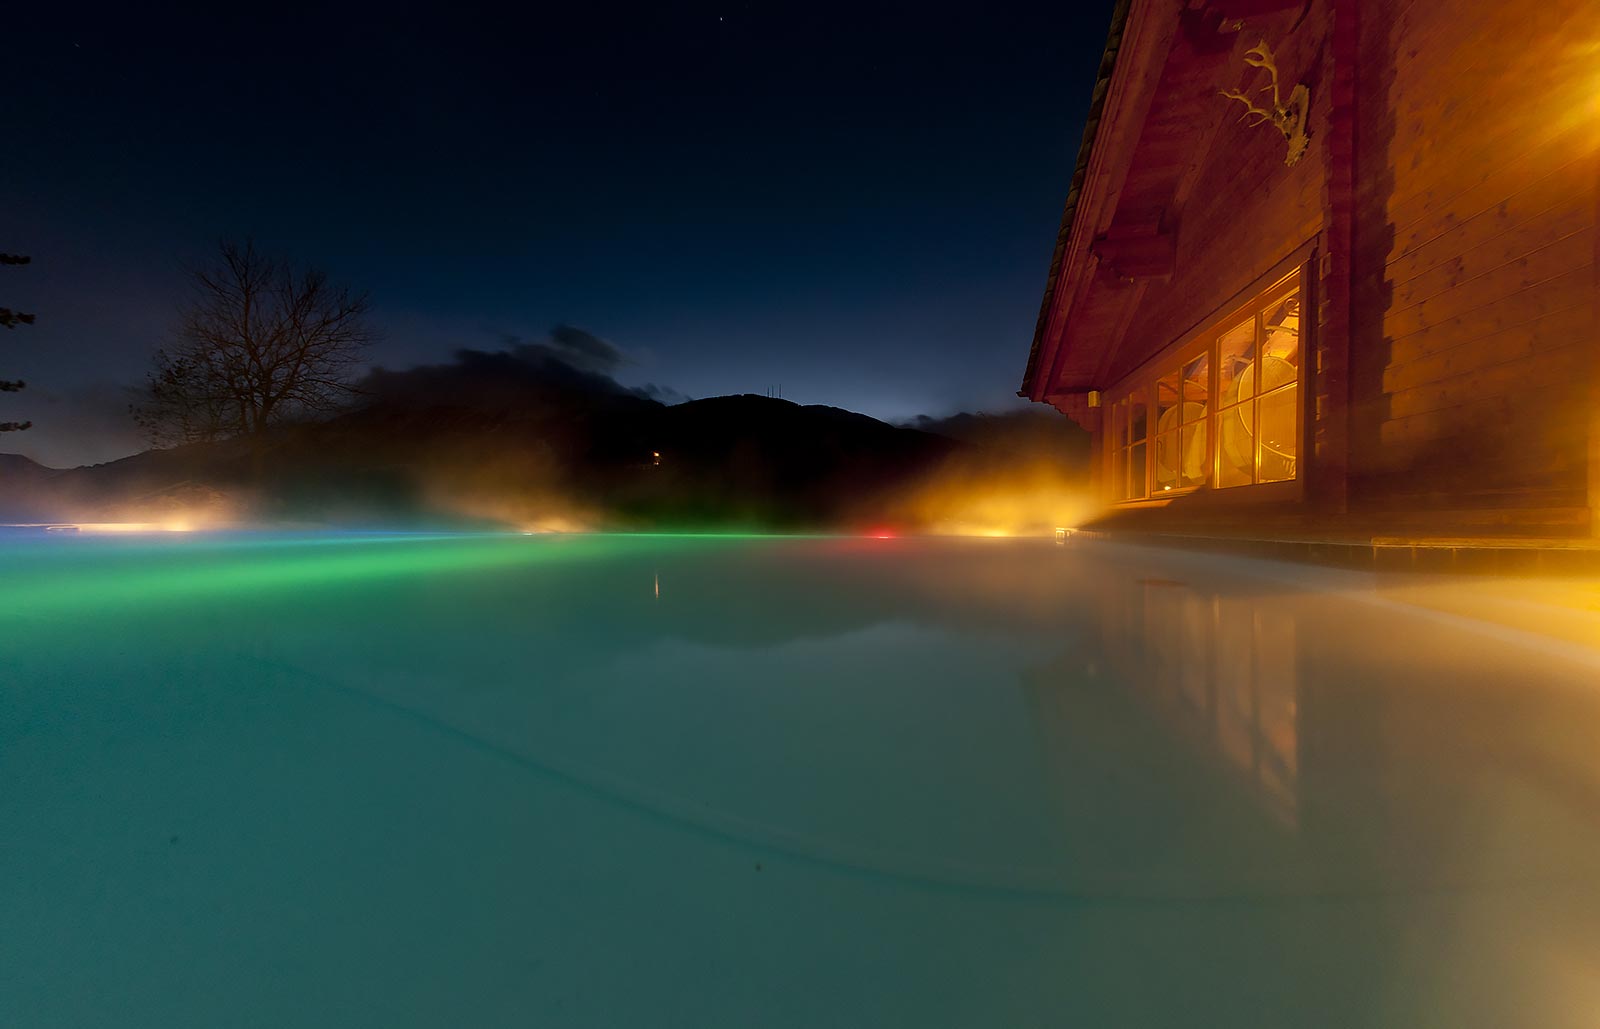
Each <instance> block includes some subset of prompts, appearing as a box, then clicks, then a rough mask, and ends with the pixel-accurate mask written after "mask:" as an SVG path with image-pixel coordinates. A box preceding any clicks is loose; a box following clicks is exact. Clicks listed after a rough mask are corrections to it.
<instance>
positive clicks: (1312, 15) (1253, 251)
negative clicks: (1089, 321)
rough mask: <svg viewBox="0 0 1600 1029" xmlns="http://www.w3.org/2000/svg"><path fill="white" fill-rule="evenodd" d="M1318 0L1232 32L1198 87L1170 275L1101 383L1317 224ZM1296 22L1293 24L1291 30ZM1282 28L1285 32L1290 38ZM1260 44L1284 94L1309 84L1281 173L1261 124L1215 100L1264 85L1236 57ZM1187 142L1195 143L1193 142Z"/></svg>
mask: <svg viewBox="0 0 1600 1029" xmlns="http://www.w3.org/2000/svg"><path fill="white" fill-rule="evenodd" d="M1327 18H1328V5H1327V2H1326V0H1312V3H1311V7H1310V9H1309V10H1308V11H1307V12H1305V16H1304V18H1302V17H1301V12H1300V11H1298V10H1293V11H1285V12H1280V13H1278V14H1274V15H1271V16H1263V17H1259V18H1254V19H1251V20H1250V22H1249V23H1248V24H1247V25H1246V26H1245V27H1244V28H1243V29H1241V30H1239V31H1238V32H1235V33H1233V34H1232V36H1233V48H1232V53H1231V54H1230V56H1229V59H1228V60H1227V62H1226V63H1225V64H1223V65H1222V69H1223V70H1222V76H1223V78H1222V81H1221V82H1212V83H1209V84H1208V86H1207V92H1208V93H1210V94H1211V95H1210V96H1209V97H1208V98H1207V99H1208V103H1207V105H1206V106H1205V107H1204V110H1205V118H1206V121H1205V122H1204V123H1203V124H1200V125H1194V126H1190V127H1189V132H1190V136H1189V138H1190V140H1191V141H1192V142H1191V145H1192V146H1196V145H1197V149H1196V150H1195V152H1193V153H1191V154H1190V156H1189V159H1188V160H1189V164H1190V165H1191V169H1190V172H1189V175H1190V177H1191V181H1190V182H1189V184H1188V188H1187V192H1186V194H1185V195H1184V196H1183V197H1182V198H1181V199H1182V203H1181V206H1180V207H1178V209H1177V210H1175V211H1172V212H1169V213H1168V219H1169V220H1170V221H1172V222H1173V223H1175V225H1176V230H1177V237H1178V240H1177V246H1178V251H1177V261H1176V271H1175V273H1174V274H1173V275H1172V277H1171V278H1170V279H1168V280H1166V281H1160V282H1151V283H1148V284H1147V285H1146V286H1145V287H1144V289H1143V293H1142V296H1141V297H1140V298H1139V303H1138V305H1137V309H1136V310H1135V311H1133V312H1132V318H1131V320H1130V321H1129V322H1128V324H1127V328H1126V332H1125V334H1124V335H1123V336H1122V337H1121V338H1122V346H1121V347H1119V348H1118V349H1117V352H1116V355H1115V357H1114V359H1113V361H1112V362H1111V364H1110V365H1109V366H1108V370H1107V371H1108V374H1107V376H1106V377H1107V379H1108V380H1115V379H1117V378H1120V377H1122V376H1124V375H1126V374H1128V373H1129V372H1131V371H1133V370H1134V369H1135V368H1137V367H1138V366H1139V365H1140V364H1142V363H1143V362H1145V361H1147V360H1149V359H1150V357H1151V356H1152V355H1154V354H1155V353H1157V352H1158V351H1160V350H1161V349H1162V348H1163V347H1165V346H1167V345H1168V344H1169V343H1171V342H1172V341H1173V340H1175V339H1178V338H1179V337H1181V336H1182V335H1183V334H1185V333H1186V332H1189V331H1190V330H1192V329H1194V328H1195V327H1196V326H1197V325H1199V324H1201V323H1202V322H1204V321H1206V320H1208V319H1209V318H1211V317H1213V316H1214V315H1215V314H1216V313H1217V311H1218V309H1219V308H1221V307H1223V306H1224V305H1226V304H1227V303H1228V302H1229V300H1231V299H1233V298H1235V297H1236V295H1237V294H1239V293H1240V292H1241V291H1243V290H1245V289H1247V288H1248V287H1249V286H1250V285H1251V284H1252V283H1254V282H1256V281H1257V280H1259V279H1260V278H1261V277H1262V276H1263V275H1265V274H1267V272H1269V271H1270V270H1271V269H1272V268H1273V267H1274V266H1276V265H1277V264H1279V263H1280V262H1281V261H1282V260H1283V259H1284V257H1286V256H1287V255H1289V254H1292V253H1293V252H1294V251H1295V250H1296V249H1298V248H1299V247H1300V246H1301V245H1302V244H1304V243H1305V242H1306V241H1308V240H1311V239H1312V238H1313V237H1315V236H1316V235H1317V234H1318V233H1319V232H1320V231H1321V230H1322V227H1323V219H1324V211H1323V191H1324V177H1325V161H1324V160H1323V150H1322V148H1323V147H1324V146H1326V144H1327V140H1328V111H1329V106H1330V105H1329V99H1328V98H1329V95H1330V94H1329V91H1328V90H1327V89H1323V88H1320V86H1321V84H1322V83H1325V82H1327V81H1328V80H1329V78H1330V69H1329V67H1328V65H1327V52H1326V48H1325V47H1324V46H1323V45H1322V44H1323V36H1324V32H1325V28H1326V23H1327ZM1297 22H1298V27H1295V26H1296V23H1297ZM1291 29H1292V31H1291ZM1263 39H1264V40H1266V41H1267V42H1268V44H1269V45H1270V46H1272V47H1273V49H1274V50H1275V51H1276V57H1277V61H1278V69H1279V82H1280V84H1281V86H1282V88H1283V91H1284V93H1286V94H1287V92H1288V91H1289V89H1291V88H1293V86H1294V84H1295V83H1297V82H1307V83H1311V84H1315V86H1316V87H1317V88H1313V90H1312V95H1311V112H1310V117H1309V118H1308V128H1309V130H1310V133H1311V147H1310V149H1309V150H1308V151H1307V153H1306V154H1305V156H1304V157H1302V158H1301V159H1300V161H1299V162H1298V163H1296V164H1295V166H1294V167H1292V168H1290V167H1286V166H1285V164H1284V155H1285V153H1286V149H1287V146H1286V144H1285V142H1284V139H1283V136H1282V135H1280V134H1279V133H1278V132H1276V131H1275V130H1273V128H1272V127H1271V126H1263V125H1256V126H1251V125H1249V124H1246V122H1245V120H1243V119H1241V117H1240V113H1241V110H1242V108H1241V107H1240V106H1239V105H1238V104H1237V103H1235V102H1233V101H1229V100H1227V99H1226V98H1224V97H1222V96H1220V95H1217V94H1218V93H1219V92H1220V90H1221V89H1222V88H1241V87H1242V88H1244V89H1246V90H1252V91H1253V90H1257V89H1260V88H1261V87H1262V86H1264V85H1265V84H1266V83H1267V82H1268V81H1269V80H1268V76H1267V73H1266V72H1265V71H1262V70H1259V69H1255V68H1251V67H1250V66H1248V65H1247V64H1245V61H1244V52H1245V51H1246V50H1248V49H1250V48H1251V47H1252V46H1254V45H1255V44H1256V43H1258V42H1260V41H1262V40H1263ZM1193 141H1197V142H1193Z"/></svg>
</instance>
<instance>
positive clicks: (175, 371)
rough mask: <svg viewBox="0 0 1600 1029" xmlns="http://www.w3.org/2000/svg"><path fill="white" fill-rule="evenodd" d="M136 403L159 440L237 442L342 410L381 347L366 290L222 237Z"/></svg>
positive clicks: (142, 421)
mask: <svg viewBox="0 0 1600 1029" xmlns="http://www.w3.org/2000/svg"><path fill="white" fill-rule="evenodd" d="M192 276H193V286H194V296H193V298H192V299H191V300H190V301H189V303H188V304H186V305H185V306H184V308H183V311H182V315H181V319H180V322H179V327H178V331H177V333H176V334H175V337H174V339H173V340H172V342H171V343H170V344H169V345H168V346H167V347H165V348H163V349H161V350H159V351H158V352H157V353H156V358H155V369H154V370H153V371H152V372H151V373H150V375H149V377H148V379H147V380H146V382H145V386H144V388H143V390H142V391H141V394H142V395H141V396H140V399H139V401H138V402H137V403H135V404H134V405H133V415H134V418H135V420H136V421H137V422H138V424H139V426H140V428H142V429H143V430H144V431H145V433H146V434H147V435H148V436H149V437H150V439H151V441H152V442H153V443H156V444H172V443H190V442H196V441H201V440H212V439H220V438H226V437H233V436H243V437H249V438H251V439H253V440H255V441H257V442H259V440H260V439H261V437H262V434H263V433H264V432H265V431H266V430H267V429H268V428H269V427H271V426H272V425H274V424H276V423H278V422H280V421H282V420H284V419H286V418H290V417H298V416H304V415H307V414H313V413H316V412H319V411H327V410H330V409H332V408H334V407H336V406H337V405H338V404H339V402H340V401H341V400H343V399H344V398H345V397H346V396H348V394H349V393H350V392H351V388H352V387H351V380H352V378H353V376H354V375H355V373H356V372H357V371H358V370H359V368H360V366H361V361H362V355H363V353H364V351H365V350H366V348H367V347H368V346H369V345H370V344H371V343H373V342H374V341H376V339H377V333H376V331H375V330H374V329H373V328H372V326H371V324H370V322H369V320H368V315H369V312H370V304H369V302H368V300H367V296H366V294H364V293H357V292H353V291H352V290H350V289H349V288H348V287H345V286H336V285H333V284H332V283H330V282H329V281H328V277H327V276H326V275H325V274H324V273H322V272H321V271H318V270H317V269H314V268H300V267H297V266H296V265H293V264H291V263H290V262H288V261H286V260H284V259H282V258H278V257H272V256H269V255H266V254H263V253H261V252H260V251H259V250H257V249H256V248H255V245H254V244H253V243H251V242H250V241H248V240H247V241H245V242H244V243H243V244H239V243H235V242H231V241H228V240H224V241H223V242H222V243H221V244H220V253H219V255H218V260H217V261H216V263H214V264H212V265H210V266H208V267H203V268H198V269H196V270H195V271H194V272H193V273H192Z"/></svg>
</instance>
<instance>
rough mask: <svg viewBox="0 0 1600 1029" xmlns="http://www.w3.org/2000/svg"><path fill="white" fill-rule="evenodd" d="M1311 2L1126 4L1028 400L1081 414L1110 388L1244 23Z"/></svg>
mask: <svg viewBox="0 0 1600 1029" xmlns="http://www.w3.org/2000/svg"><path fill="white" fill-rule="evenodd" d="M1304 3H1305V0H1199V2H1198V3H1195V2H1193V0H1189V2H1187V3H1186V2H1185V0H1119V2H1118V4H1117V7H1116V9H1115V11H1114V13H1113V17H1112V27H1111V34H1110V39H1109V42H1108V43H1107V47H1106V54H1105V57H1104V58H1103V59H1102V61H1101V68H1100V79H1099V81H1097V82H1096V84H1095V93H1094V96H1093V99H1092V101H1091V104H1090V111H1089V118H1088V122H1087V125H1086V127H1085V131H1084V138H1083V143H1082V145H1081V147H1080V149H1079V154H1078V164H1077V167H1076V169H1075V170H1074V173H1073V180H1072V186H1071V188H1070V190H1069V192H1068V195H1067V206H1066V211H1065V214H1064V216H1063V219H1062V224H1061V229H1060V231H1059V232H1058V233H1057V236H1056V247H1055V251H1054V253H1053V254H1052V256H1051V261H1050V274H1049V279H1048V282H1047V284H1046V287H1045V294H1044V299H1043V302H1042V304H1041V305H1040V309H1039V318H1038V321H1037V323H1036V325H1035V328H1034V337H1033V347H1032V350H1031V351H1030V353H1029V355H1028V367H1027V371H1026V372H1025V374H1024V376H1023V382H1022V388H1021V389H1020V390H1019V391H1018V395H1019V396H1024V397H1027V398H1028V399H1030V400H1034V401H1042V402H1045V403H1052V404H1054V405H1055V406H1057V407H1058V408H1061V409H1062V410H1064V411H1067V412H1068V413H1069V414H1071V415H1073V417H1075V418H1076V417H1078V416H1077V413H1076V412H1077V411H1078V410H1080V409H1082V408H1083V407H1084V404H1083V403H1082V400H1081V398H1082V396H1083V395H1084V394H1086V393H1087V392H1088V391H1090V390H1096V389H1102V388H1104V387H1106V386H1107V385H1110V383H1108V382H1107V381H1105V380H1106V377H1107V374H1108V370H1109V367H1110V364H1111V361H1112V358H1113V357H1114V356H1115V353H1116V350H1117V347H1118V346H1119V345H1120V343H1121V339H1122V336H1123V335H1124V334H1125V332H1126V330H1127V326H1128V322H1129V320H1130V319H1131V317H1132V316H1133V314H1134V312H1135V310H1136V308H1137V304H1138V301H1139V298H1140V297H1141V296H1142V295H1143V293H1144V287H1145V285H1146V284H1147V283H1149V282H1152V281H1157V280H1161V279H1164V278H1166V277H1168V276H1170V275H1171V274H1172V271H1173V266H1174V262H1175V259H1176V254H1177V236H1178V229H1179V221H1180V217H1179V216H1180V214H1181V211H1182V207H1183V202H1184V200H1185V198H1186V197H1187V194H1188V191H1189V189H1190V187H1191V186H1192V185H1193V183H1194V180H1195V177H1196V174H1197V172H1198V170H1199V166H1200V163H1201V162H1200V159H1201V158H1202V157H1203V155H1204V151H1205V149H1206V142H1207V140H1208V139H1209V137H1210V134H1211V133H1212V132H1213V131H1214V130H1215V127H1216V126H1217V125H1218V124H1219V123H1220V121H1221V117H1222V115H1223V114H1225V112H1226V108H1225V107H1222V106H1219V105H1218V104H1216V102H1215V101H1216V89H1217V87H1216V83H1217V81H1218V78H1219V76H1220V74H1221V72H1222V69H1223V66H1224V65H1225V64H1226V63H1227V61H1228V59H1229V57H1230V55H1231V54H1232V51H1233V48H1234V44H1235V42H1236V41H1237V39H1238V36H1237V34H1236V30H1237V29H1238V28H1239V26H1240V22H1241V21H1243V20H1244V19H1246V18H1250V17H1254V16H1257V15H1263V14H1271V13H1274V12H1277V11H1281V10H1285V9H1287V8H1290V7H1301V6H1303V4H1304ZM1079 420H1083V419H1079Z"/></svg>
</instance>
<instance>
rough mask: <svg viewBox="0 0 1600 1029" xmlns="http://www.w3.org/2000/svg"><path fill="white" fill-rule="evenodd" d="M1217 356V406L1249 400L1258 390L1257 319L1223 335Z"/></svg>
mask: <svg viewBox="0 0 1600 1029" xmlns="http://www.w3.org/2000/svg"><path fill="white" fill-rule="evenodd" d="M1217 355H1218V356H1217V389H1218V391H1219V396H1218V403H1222V404H1232V403H1234V402H1235V401H1239V400H1248V399H1249V398H1250V396H1251V395H1252V393H1253V392H1254V389H1255V358H1256V320H1255V319H1254V318H1252V319H1250V320H1249V321H1247V322H1245V323H1243V324H1241V325H1237V326H1235V327H1234V328H1232V329H1229V330H1228V331H1227V332H1226V333H1224V334H1223V337H1222V342H1221V343H1220V344H1219V345H1218V348H1217Z"/></svg>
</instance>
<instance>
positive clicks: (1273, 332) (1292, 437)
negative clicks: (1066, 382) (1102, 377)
mask: <svg viewBox="0 0 1600 1029" xmlns="http://www.w3.org/2000/svg"><path fill="white" fill-rule="evenodd" d="M1300 306H1301V290H1300V277H1299V276H1298V275H1296V276H1294V277H1292V278H1290V279H1288V280H1286V281H1284V282H1282V283H1280V284H1278V285H1277V286H1275V287H1274V288H1273V289H1271V290H1269V291H1268V292H1267V293H1265V294H1263V295H1262V296H1261V297H1260V298H1259V299H1258V300H1257V301H1256V302H1255V303H1254V304H1252V305H1251V306H1250V308H1249V309H1247V310H1246V311H1245V312H1242V313H1241V314H1240V315H1239V316H1238V317H1237V318H1234V319H1230V320H1229V321H1227V322H1224V323H1223V325H1222V326H1221V327H1220V328H1219V329H1218V330H1217V331H1215V332H1212V333H1208V334H1207V335H1206V336H1204V337H1202V338H1201V339H1200V340H1196V341H1195V343H1194V345H1193V346H1191V347H1189V348H1187V349H1186V350H1184V351H1183V352H1182V354H1181V356H1179V357H1175V358H1171V359H1168V360H1166V361H1165V362H1163V363H1161V364H1158V365H1156V366H1155V367H1154V368H1153V369H1152V374H1151V375H1150V377H1149V378H1147V379H1146V378H1143V377H1141V379H1140V380H1137V381H1135V382H1134V383H1133V384H1132V385H1131V386H1129V387H1128V388H1126V389H1125V390H1123V391H1122V393H1121V395H1120V396H1119V397H1117V398H1116V399H1115V400H1114V401H1113V402H1112V404H1111V406H1110V411H1109V419H1110V434H1111V439H1110V445H1109V449H1110V454H1109V457H1110V475H1111V483H1110V485H1111V492H1112V495H1113V497H1114V498H1115V499H1117V500H1121V501H1129V500H1144V499H1146V498H1147V497H1151V496H1157V497H1159V496H1162V495H1163V494H1168V493H1172V492H1175V491H1181V490H1191V489H1195V488H1197V487H1199V486H1204V485H1208V484H1209V485H1210V486H1212V487H1213V488H1216V489H1230V488H1234V487H1238V486H1251V485H1256V484H1258V483H1268V482H1284V481H1288V480H1291V479H1294V478H1295V477H1296V475H1297V474H1298V472H1297V458H1298V455H1299V450H1300V361H1301V346H1300V340H1301V335H1300V314H1301V312H1300Z"/></svg>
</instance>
